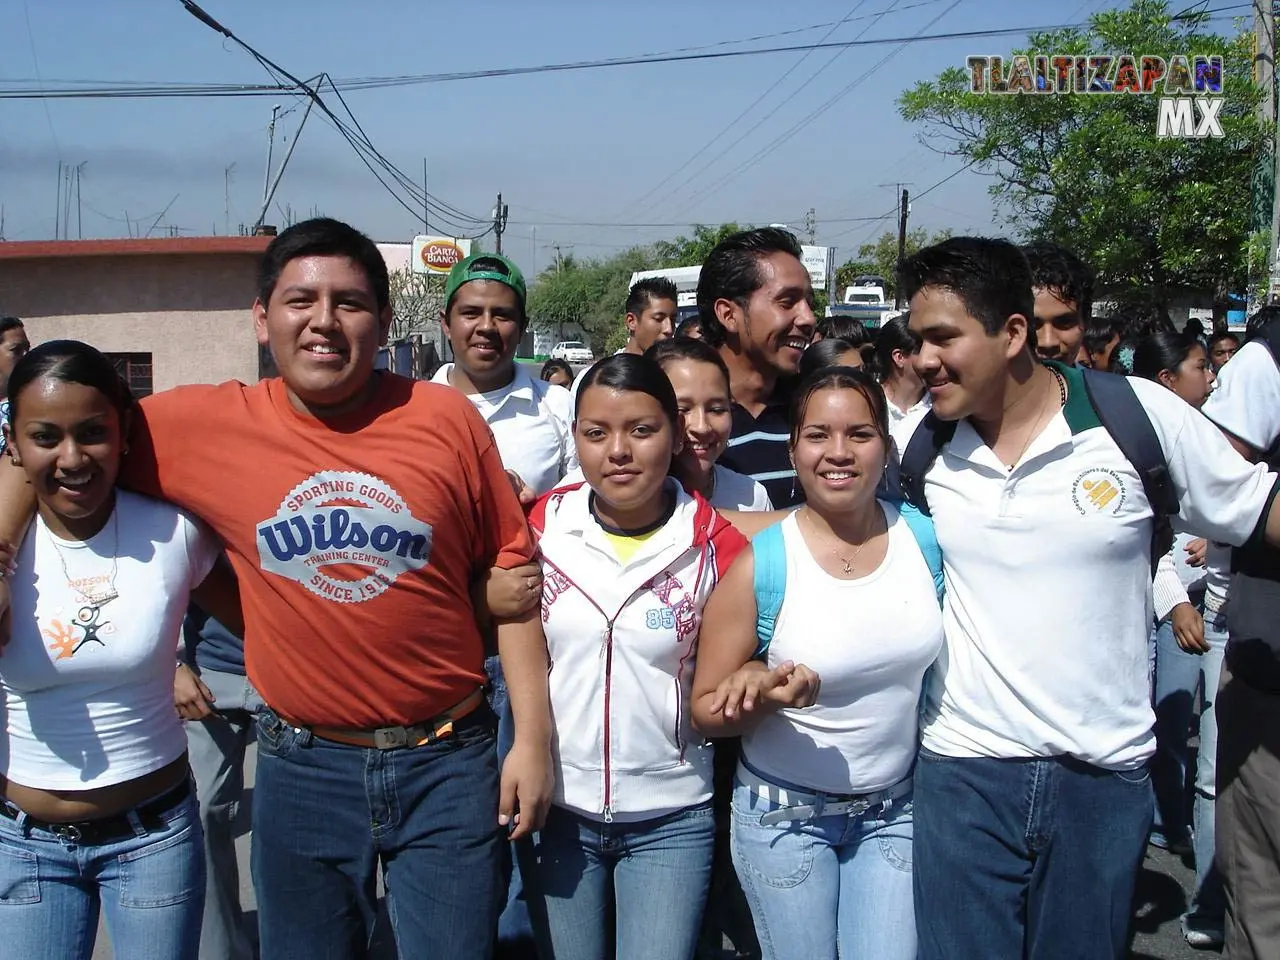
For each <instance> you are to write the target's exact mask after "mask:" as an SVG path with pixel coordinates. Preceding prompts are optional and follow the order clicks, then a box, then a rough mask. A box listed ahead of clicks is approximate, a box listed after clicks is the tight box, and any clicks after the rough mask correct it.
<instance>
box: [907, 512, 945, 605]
mask: <svg viewBox="0 0 1280 960" xmlns="http://www.w3.org/2000/svg"><path fill="white" fill-rule="evenodd" d="M898 513H899V514H900V515H901V517H902V519H903V520H905V521H906V524H907V528H908V529H909V530H910V531H911V534H912V536H914V537H915V538H916V546H918V547H919V548H920V552H921V553H922V554H924V562H925V563H926V564H928V566H929V573H930V575H931V576H932V577H933V590H934V592H935V593H936V594H937V595H938V602H939V603H941V602H942V594H943V576H942V547H941V546H939V545H938V533H937V531H936V530H935V529H934V527H933V518H932V517H930V516H929V515H928V514H926V513H924V512H923V511H921V510H920V509H919V508H917V507H916V506H915V505H914V504H911V503H900V504H898Z"/></svg>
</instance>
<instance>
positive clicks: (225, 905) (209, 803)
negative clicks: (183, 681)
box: [187, 670, 262, 960]
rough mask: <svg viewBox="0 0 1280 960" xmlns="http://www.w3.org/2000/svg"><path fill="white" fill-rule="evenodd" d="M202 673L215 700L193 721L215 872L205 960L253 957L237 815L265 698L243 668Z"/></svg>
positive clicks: (203, 941) (193, 754)
mask: <svg viewBox="0 0 1280 960" xmlns="http://www.w3.org/2000/svg"><path fill="white" fill-rule="evenodd" d="M200 679H201V680H203V681H204V684H205V686H207V687H208V688H209V692H210V693H212V694H213V696H214V700H215V702H214V713H213V715H212V716H210V717H208V718H207V719H205V720H196V721H191V722H188V723H187V755H188V757H190V759H191V775H192V776H193V777H194V778H195V781H196V793H197V797H198V799H199V803H200V825H201V827H202V828H203V829H204V849H205V870H206V872H207V873H208V877H209V883H208V887H207V889H206V891H205V898H204V927H203V930H202V931H201V934H200V960H253V954H254V949H255V944H256V943H257V940H258V933H257V930H256V929H253V928H252V926H251V925H250V924H249V923H248V921H247V920H246V919H245V915H244V911H243V910H242V909H241V907H240V866H239V862H238V861H237V860H236V818H237V816H238V815H239V811H240V801H241V799H242V798H243V796H244V754H245V748H246V747H248V745H249V744H250V742H252V740H253V738H254V717H255V716H256V715H257V712H258V711H259V710H260V709H261V708H262V698H261V697H260V696H258V691H257V690H255V689H254V688H253V684H251V683H250V682H249V679H248V678H247V677H245V676H244V675H243V674H236V673H222V672H221V671H218V670H201V671H200Z"/></svg>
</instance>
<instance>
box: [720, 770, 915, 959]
mask: <svg viewBox="0 0 1280 960" xmlns="http://www.w3.org/2000/svg"><path fill="white" fill-rule="evenodd" d="M788 790H789V793H790V794H791V795H790V796H788V804H787V805H788V806H792V805H796V804H809V803H814V802H816V801H817V799H818V798H819V796H820V795H819V794H802V793H801V791H798V790H791V789H790V788H788ZM837 799H838V798H831V799H830V800H828V802H835V801H836V800H837ZM779 808H780V804H778V803H776V802H774V801H772V800H768V799H765V798H763V797H761V796H760V795H759V794H758V793H756V792H755V791H754V790H752V789H750V788H749V787H746V786H743V784H742V783H741V782H740V781H739V782H736V783H735V784H734V787H733V827H732V830H733V862H734V866H736V867H737V868H738V877H739V879H741V881H742V889H743V890H744V891H745V892H746V894H747V902H748V903H750V904H751V912H752V915H753V916H754V917H755V923H756V935H757V936H758V937H759V939H760V951H761V953H762V954H763V956H764V957H765V960H836V958H837V957H839V958H840V960H915V956H916V922H915V904H914V903H913V901H912V895H911V860H912V851H911V845H912V839H911V833H912V823H911V808H912V800H911V796H910V794H908V795H907V796H905V797H900V798H898V799H896V800H891V801H888V802H886V803H883V804H879V805H877V806H875V807H873V808H872V809H870V810H867V811H866V812H865V813H863V814H861V815H857V816H854V815H851V814H840V815H838V816H821V817H816V818H814V819H811V820H807V821H793V822H789V823H780V824H777V825H771V826H761V825H760V818H761V817H762V816H763V815H764V814H766V813H769V812H771V811H774V810H777V809H779Z"/></svg>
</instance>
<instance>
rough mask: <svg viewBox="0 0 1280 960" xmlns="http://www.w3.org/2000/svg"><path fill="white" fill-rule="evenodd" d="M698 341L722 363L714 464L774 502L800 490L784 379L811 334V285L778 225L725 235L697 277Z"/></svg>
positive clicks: (787, 501)
mask: <svg viewBox="0 0 1280 960" xmlns="http://www.w3.org/2000/svg"><path fill="white" fill-rule="evenodd" d="M698 316H699V319H700V320H701V321H702V330H703V339H704V340H706V341H707V342H708V343H710V344H711V345H712V346H713V347H715V348H716V349H717V350H719V351H720V356H721V357H723V358H724V362H725V365H726V366H728V368H729V386H730V390H731V392H732V394H733V431H732V433H731V434H730V439H729V449H728V450H726V451H725V453H724V455H723V456H722V457H721V458H720V462H721V463H723V464H724V465H725V466H726V467H728V468H729V469H731V470H736V471H737V472H738V473H745V474H747V475H748V476H750V477H751V478H752V479H754V480H757V481H759V482H760V483H762V484H764V486H765V489H766V490H768V491H769V498H770V500H772V501H773V505H774V506H775V507H779V508H781V507H788V506H792V505H794V504H796V503H799V502H800V500H801V499H802V498H803V493H802V492H801V491H800V488H799V487H798V486H797V485H796V482H795V469H794V468H793V467H792V465H791V456H790V453H789V451H788V449H787V441H788V440H789V439H790V436H791V426H790V420H789V410H788V407H789V402H790V389H789V387H790V381H791V379H792V378H793V377H794V376H795V374H796V371H797V370H798V369H799V368H800V358H801V356H803V355H804V351H805V349H806V348H807V347H808V346H809V343H810V341H811V340H812V339H813V332H814V327H815V326H816V320H815V318H814V315H813V286H812V284H811V283H810V281H809V272H808V271H807V270H806V269H805V267H804V263H803V262H802V261H801V259H800V243H799V241H798V240H796V238H795V236H794V235H793V234H791V233H788V232H787V231H786V230H783V229H781V228H778V227H762V228H760V229H757V230H746V231H744V232H742V233H735V234H733V235H732V236H729V237H726V238H725V239H724V240H722V241H721V242H720V243H719V244H717V245H716V247H715V249H714V250H712V251H711V253H710V255H709V256H708V257H707V260H706V262H705V263H704V264H703V265H702V273H701V275H700V276H699V278H698Z"/></svg>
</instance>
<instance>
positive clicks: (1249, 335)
mask: <svg viewBox="0 0 1280 960" xmlns="http://www.w3.org/2000/svg"><path fill="white" fill-rule="evenodd" d="M1274 320H1280V304H1275V303H1268V304H1265V305H1263V306H1261V307H1259V308H1258V309H1257V311H1256V312H1255V313H1254V314H1253V316H1251V317H1250V318H1249V321H1248V323H1246V324H1245V328H1244V338H1245V340H1246V341H1248V340H1252V339H1253V338H1254V337H1256V336H1257V335H1258V334H1259V333H1260V332H1261V331H1262V328H1263V327H1265V326H1267V324H1269V323H1271V322H1272V321H1274Z"/></svg>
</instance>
